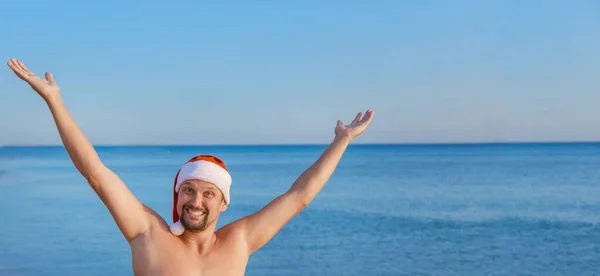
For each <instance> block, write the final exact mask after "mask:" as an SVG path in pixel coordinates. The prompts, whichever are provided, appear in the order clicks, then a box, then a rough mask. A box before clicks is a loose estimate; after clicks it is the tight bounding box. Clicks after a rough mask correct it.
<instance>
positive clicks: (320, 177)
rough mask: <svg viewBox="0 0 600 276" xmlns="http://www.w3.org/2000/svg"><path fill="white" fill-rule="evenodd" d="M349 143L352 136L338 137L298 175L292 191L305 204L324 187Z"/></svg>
mask: <svg viewBox="0 0 600 276" xmlns="http://www.w3.org/2000/svg"><path fill="white" fill-rule="evenodd" d="M349 144H350V138H347V137H336V138H335V139H334V140H333V142H332V143H331V144H330V145H329V146H328V147H327V149H326V150H325V151H324V152H323V153H322V154H321V156H320V157H319V159H318V160H317V161H316V162H315V163H313V164H312V165H311V166H310V167H309V168H308V169H307V170H306V171H304V173H302V174H301V175H300V177H298V179H297V180H296V181H295V182H294V184H293V185H292V187H291V188H290V192H291V193H294V194H297V195H299V196H300V197H301V199H302V202H303V204H306V205H307V204H309V203H310V202H311V201H312V200H313V199H314V198H315V196H316V195H317V194H318V193H319V192H320V191H321V189H323V187H324V186H325V183H327V181H328V180H329V178H330V177H331V175H332V174H333V171H334V170H335V168H336V167H337V165H338V163H339V162H340V159H341V158H342V155H343V154H344V152H345V151H346V148H347V147H348V145H349Z"/></svg>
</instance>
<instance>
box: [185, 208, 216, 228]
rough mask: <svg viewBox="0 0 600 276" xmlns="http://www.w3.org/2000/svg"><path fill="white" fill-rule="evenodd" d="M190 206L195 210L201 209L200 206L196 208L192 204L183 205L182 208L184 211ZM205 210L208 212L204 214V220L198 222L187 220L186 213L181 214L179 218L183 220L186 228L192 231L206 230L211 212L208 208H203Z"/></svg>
mask: <svg viewBox="0 0 600 276" xmlns="http://www.w3.org/2000/svg"><path fill="white" fill-rule="evenodd" d="M188 207H189V208H190V209H192V210H194V211H199V210H198V208H194V207H192V206H185V205H184V206H183V208H182V210H183V212H182V213H184V212H185V209H186V208H188ZM203 210H204V211H205V212H206V213H205V214H204V217H203V218H202V220H201V221H200V222H198V223H195V224H194V223H193V222H190V221H187V220H186V218H185V216H184V214H181V216H180V218H179V220H180V221H181V225H182V226H183V227H184V228H185V230H188V231H191V232H200V231H204V230H206V227H207V226H208V215H209V214H210V213H209V211H208V209H207V208H203Z"/></svg>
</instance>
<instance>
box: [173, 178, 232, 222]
mask: <svg viewBox="0 0 600 276" xmlns="http://www.w3.org/2000/svg"><path fill="white" fill-rule="evenodd" d="M177 197H178V198H177V212H178V214H179V220H180V221H181V225H183V227H184V228H185V229H186V230H188V231H192V232H199V231H204V230H205V229H206V228H207V227H208V226H210V225H212V224H214V223H215V221H216V220H217V219H218V218H219V213H220V212H222V211H225V209H226V208H227V206H226V204H225V201H224V200H223V193H221V190H219V188H217V186H215V185H214V184H212V183H209V182H205V181H201V180H186V181H185V182H183V183H182V184H181V187H180V188H179V194H178V195H177Z"/></svg>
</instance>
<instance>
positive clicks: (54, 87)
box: [8, 58, 60, 101]
mask: <svg viewBox="0 0 600 276" xmlns="http://www.w3.org/2000/svg"><path fill="white" fill-rule="evenodd" d="M8 67H10V69H12V70H13V72H14V73H15V75H17V76H18V77H19V78H20V79H22V80H24V81H25V82H27V83H28V84H29V85H30V86H31V88H33V90H35V92H37V93H38V94H39V95H40V96H41V97H42V98H43V99H44V100H46V101H47V100H48V99H50V98H51V97H55V96H59V94H60V87H58V84H56V82H54V78H53V76H52V73H50V72H46V80H43V79H42V78H40V77H38V76H36V75H35V74H34V73H32V72H31V71H29V69H27V67H25V65H24V64H23V62H21V61H20V60H16V59H14V58H11V59H10V61H8Z"/></svg>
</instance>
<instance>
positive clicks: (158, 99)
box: [0, 0, 600, 145]
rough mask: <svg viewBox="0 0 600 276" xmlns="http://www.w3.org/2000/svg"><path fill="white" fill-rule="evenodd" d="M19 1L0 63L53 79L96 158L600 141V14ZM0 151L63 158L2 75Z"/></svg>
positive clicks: (533, 6)
mask: <svg viewBox="0 0 600 276" xmlns="http://www.w3.org/2000/svg"><path fill="white" fill-rule="evenodd" d="M33 2H34V1H11V2H10V3H9V2H7V3H5V4H3V5H2V9H0V34H1V35H2V38H3V40H2V41H3V43H1V44H0V54H1V55H2V57H3V59H4V60H5V61H6V60H8V59H9V58H10V57H16V58H19V59H21V60H23V61H24V62H25V63H26V64H27V65H28V67H29V68H30V69H32V70H33V71H34V72H35V73H37V74H39V75H43V73H44V72H45V71H51V72H53V73H54V76H55V79H56V81H57V82H58V83H59V85H60V86H61V87H62V95H63V98H64V100H65V102H66V104H67V107H68V108H69V110H70V111H71V114H72V115H73V117H74V118H75V119H76V121H77V123H78V124H79V125H80V127H81V128H82V129H83V130H84V132H85V133H86V135H87V136H88V138H90V140H91V141H92V142H93V143H94V144H265V143H266V144H286V143H326V142H329V141H330V140H331V138H332V135H333V129H334V127H335V122H336V120H337V119H342V120H345V121H346V122H347V121H349V120H351V119H352V117H353V116H354V115H355V114H356V112H358V111H363V110H366V109H373V110H375V112H376V114H375V119H374V121H373V123H372V124H371V126H370V128H369V129H368V130H367V132H366V133H365V134H364V135H363V136H361V137H360V138H359V139H357V141H356V142H357V143H402V142H502V141H557V140H560V141H564V140H600V119H599V118H600V108H598V106H599V105H600V89H599V88H600V4H599V3H598V2H594V1H508V0H507V1H333V0H331V1H258V2H256V1H254V2H249V1H227V2H225V1H218V2H217V1H213V2H211V3H208V1H204V2H203V3H202V1H173V2H170V3H169V4H168V3H167V2H166V1H164V2H159V1H147V2H146V1H145V2H143V3H142V2H141V1H135V2H133V1H123V3H121V1H95V2H94V3H92V2H91V1H36V2H37V3H33ZM4 68H5V69H3V70H2V71H0V72H2V73H1V74H0V85H1V88H0V91H1V93H0V115H1V116H0V133H1V135H0V145H1V144H59V143H60V139H59V137H58V135H57V132H56V130H55V125H54V123H53V121H52V117H51V116H50V113H49V111H48V109H47V108H46V106H45V104H44V103H43V102H42V101H41V100H40V99H39V97H38V96H37V95H36V94H34V93H33V92H32V91H31V90H30V89H29V87H28V86H27V85H25V84H24V83H22V82H21V81H20V80H19V79H17V78H16V77H15V76H14V75H13V74H12V73H11V72H10V71H9V69H8V67H6V66H5V67H4Z"/></svg>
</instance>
